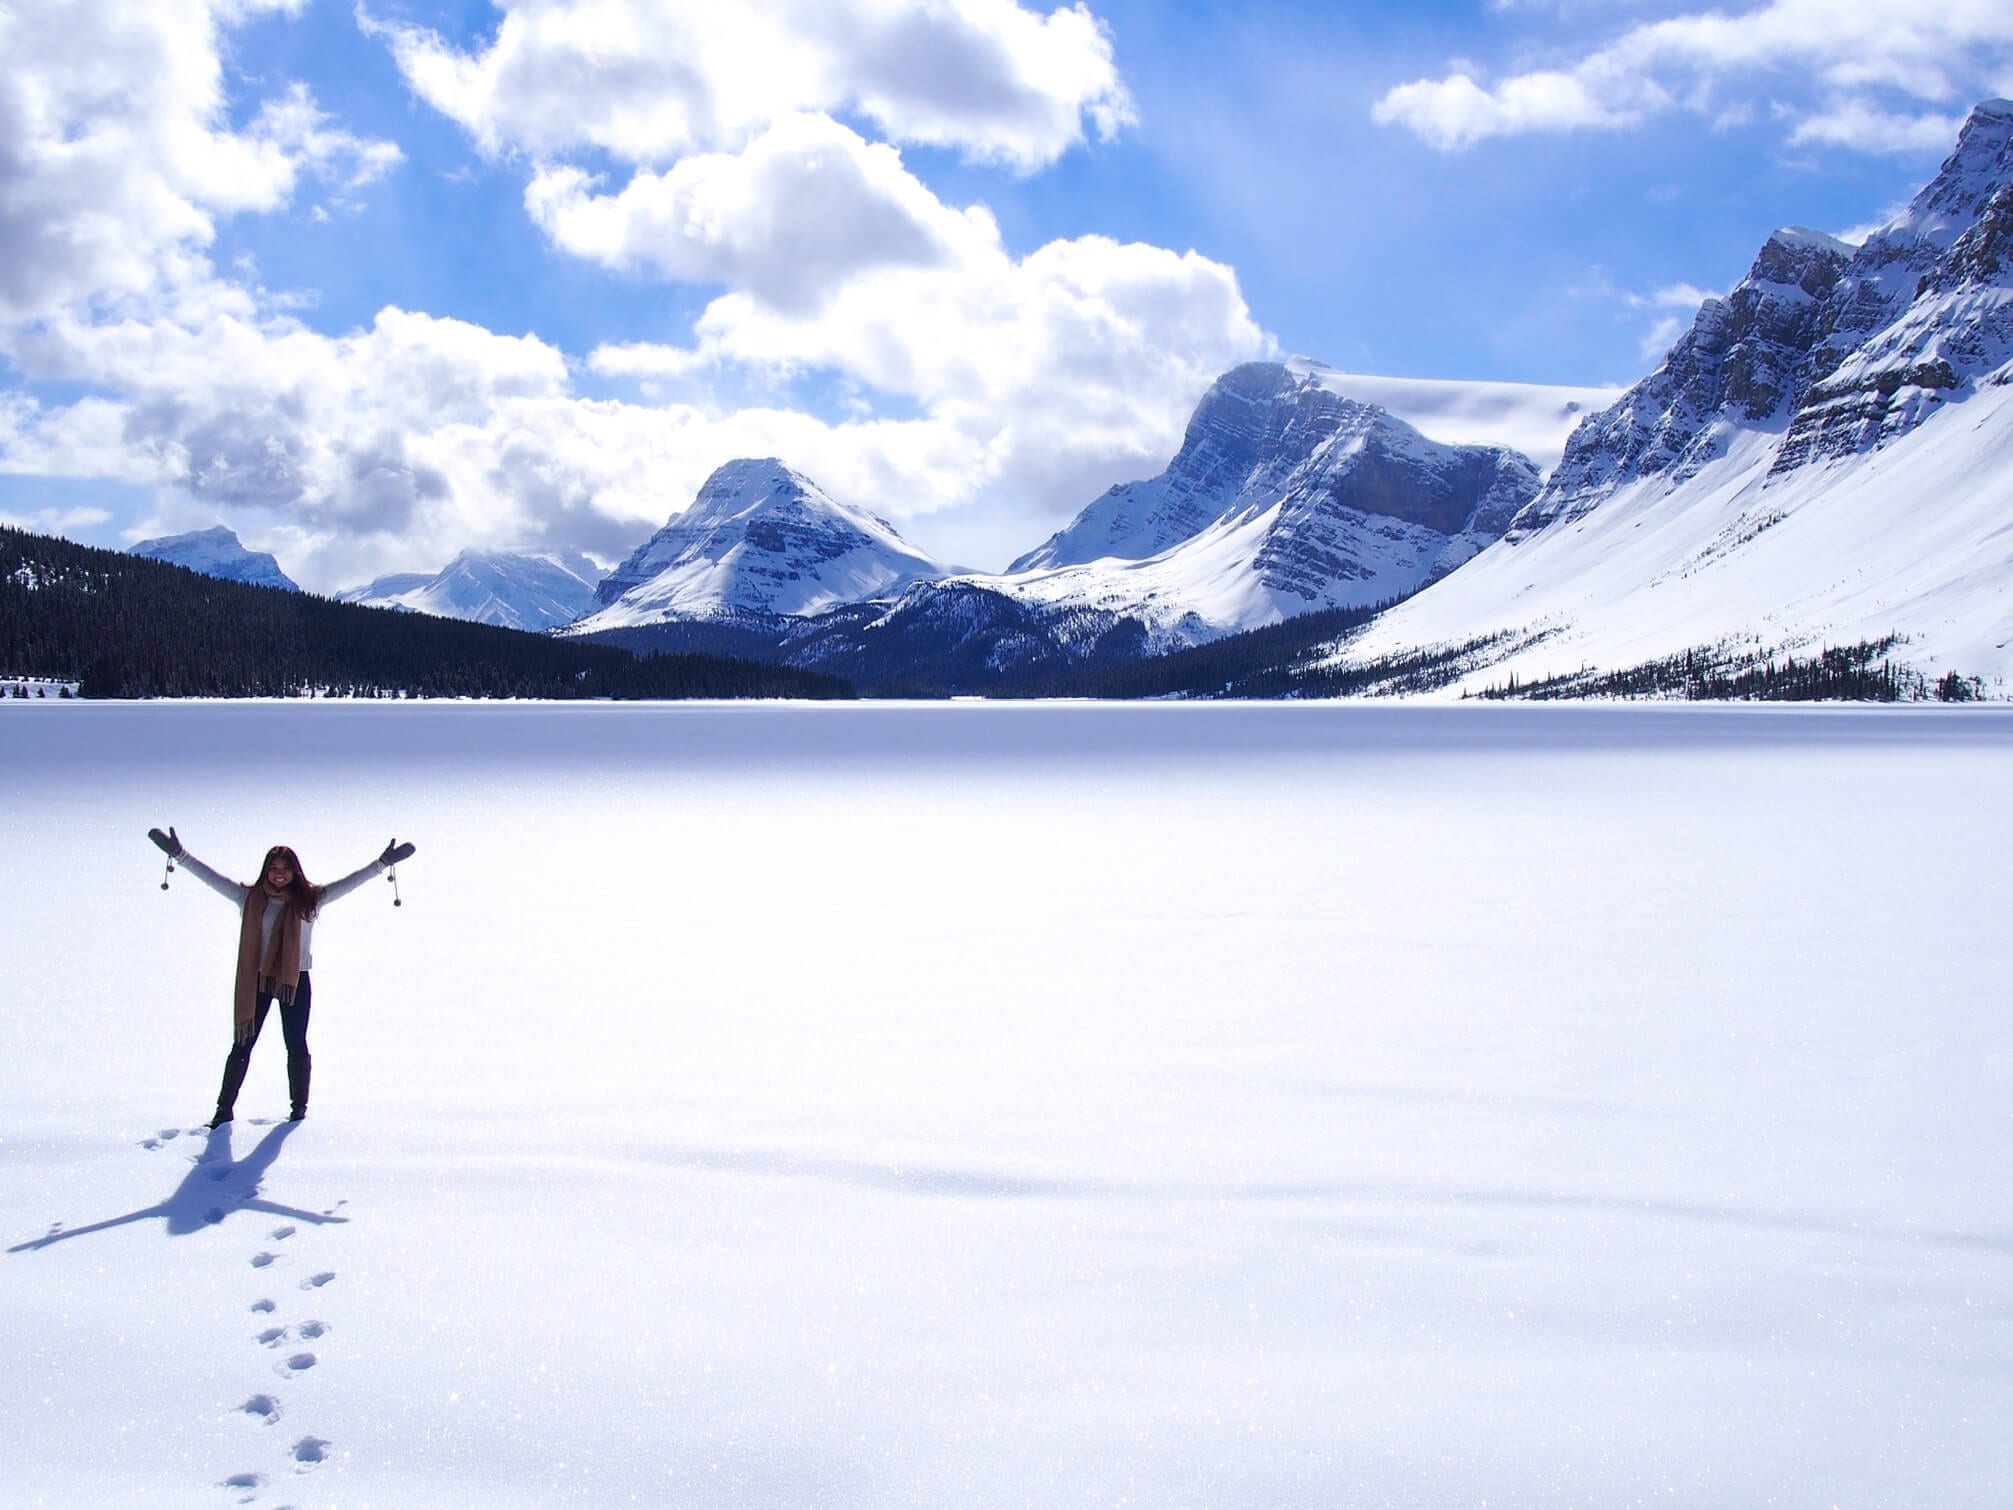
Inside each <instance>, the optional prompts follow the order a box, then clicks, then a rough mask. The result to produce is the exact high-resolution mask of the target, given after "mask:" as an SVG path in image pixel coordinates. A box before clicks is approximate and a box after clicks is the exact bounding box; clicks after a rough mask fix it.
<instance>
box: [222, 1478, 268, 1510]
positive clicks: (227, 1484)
mask: <svg viewBox="0 0 2013 1510" xmlns="http://www.w3.org/2000/svg"><path fill="white" fill-rule="evenodd" d="M265 1481H266V1476H265V1475H264V1474H263V1473H234V1474H232V1475H231V1476H230V1477H229V1478H227V1479H225V1480H224V1481H223V1482H222V1483H221V1484H219V1485H217V1487H218V1488H219V1489H250V1490H254V1491H256V1490H257V1489H258V1487H259V1485H261V1484H263V1483H264V1482H265ZM254 1498H256V1494H247V1495H246V1496H245V1497H244V1498H243V1499H241V1500H239V1501H238V1503H239V1504H241V1505H249V1504H250V1503H251V1502H252V1500H253V1499H254Z"/></svg>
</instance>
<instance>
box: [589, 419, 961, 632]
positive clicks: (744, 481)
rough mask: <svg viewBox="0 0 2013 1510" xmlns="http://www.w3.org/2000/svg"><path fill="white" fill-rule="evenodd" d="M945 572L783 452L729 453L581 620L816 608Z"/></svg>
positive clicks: (598, 622) (603, 625)
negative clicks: (734, 456) (736, 456)
mask: <svg viewBox="0 0 2013 1510" xmlns="http://www.w3.org/2000/svg"><path fill="white" fill-rule="evenodd" d="M945 574H946V568H945V567H943V566H942V565H940V564H939V563H938V562H936V561H933V560H931V559H930V557H928V556H927V555H925V554H923V553H922V552H921V551H919V550H917V549H915V548H914V547H913V546H911V545H910V544H909V543H908V542H907V541H905V540H904V539H902V537H901V536H900V535H899V534H897V533H896V531H895V528H894V526H893V525H891V524H889V523H888V522H887V521H886V520H884V519H879V518H876V517H875V516H873V515H872V514H869V513H866V512H865V511H864V510H861V509H855V508H850V507H848V506H846V505H844V504H841V503H838V502H836V501H835V500H833V499H832V498H831V497H829V496H828V495H827V494H826V493H825V492H824V491H823V490H822V489H821V488H819V487H818V485H817V484H816V483H814V482H812V481H811V480H810V479H809V478H807V477H804V476H803V475H801V474H800V473H797V472H793V471H792V470H790V468H788V467H786V466H784V465H783V464H782V463H781V462H780V461H777V460H775V459H774V458H767V459H763V460H741V461H730V462H728V463H727V464H726V465H725V466H723V467H721V468H720V469H719V470H718V471H716V472H715V473H714V474H713V475H712V476H711V477H709V478H707V479H706V483H705V485H704V486H703V487H702V488H700V490H699V494H698V496H697V497H696V498H694V499H693V500H692V504H691V506H690V507H689V508H687V509H685V510H684V511H683V512H682V513H678V514H674V515H672V516H671V519H670V521H669V522H668V523H667V524H666V525H665V526H664V527H663V528H662V529H660V530H659V531H658V532H657V533H656V534H655V535H653V536H651V537H650V539H649V540H647V541H646V542H644V544H643V545H642V546H641V547H640V548H639V549H638V550H637V551H636V553H635V554H634V555H632V556H631V557H630V558H629V559H628V560H627V561H625V562H623V563H622V564H621V565H620V566H618V567H617V568H616V569H615V570H614V571H612V572H610V573H609V574H608V576H607V577H605V578H603V579H602V582H601V584H600V586H599V588H598V589H597V590H596V597H597V599H598V601H599V602H600V603H602V604H603V605H605V606H604V607H603V608H602V610H601V611H600V612H598V613H596V614H594V615H592V617H591V619H590V620H588V621H587V622H586V623H584V624H583V625H582V626H580V627H582V628H583V629H588V630H601V629H613V628H619V627H623V626H625V625H631V624H644V623H651V622H659V621H663V620H668V619H675V618H680V617H688V618H703V617H718V616H721V615H732V614H736V613H754V614H808V613H816V612H818V611H820V610H822V609H826V608H830V607H832V606H834V605H836V604H841V603H851V602H857V601H859V600H861V599H866V598H874V597H885V596H889V595H892V594H894V593H898V592H900V591H901V590H902V588H904V587H906V586H907V585H908V584H909V583H911V582H915V581H919V580H923V579H926V578H935V577H941V576H944V575H945Z"/></svg>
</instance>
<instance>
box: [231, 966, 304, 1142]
mask: <svg viewBox="0 0 2013 1510" xmlns="http://www.w3.org/2000/svg"><path fill="white" fill-rule="evenodd" d="M314 994H315V992H314V984H313V982H311V981H310V980H309V979H308V973H307V971H305V970H303V971H301V978H300V983H299V984H298V985H296V986H295V987H294V999H293V1000H292V1001H283V1002H281V1003H280V1033H281V1034H282V1036H284V1037H285V1039H286V1041H287V1090H288V1092H289V1093H290V1094H291V1095H292V1097H293V1103H294V1105H293V1112H294V1115H295V1116H296V1117H298V1116H300V1115H302V1114H303V1113H304V1112H306V1111H307V1109H308V1077H309V1073H310V1071H311V1070H312V1069H313V1067H314V1061H313V1060H312V1059H310V1058H309V1057H308V1007H309V1006H310V1005H311V1004H312V1003H313V1001H314ZM272 1004H273V998H272V993H271V992H266V991H262V992H260V993H259V999H258V1004H257V1005H256V1006H254V1007H253V1008H252V1032H251V1036H250V1037H249V1038H247V1039H246V1040H245V1041H244V1042H243V1043H234V1044H232V1045H231V1052H230V1057H229V1058H227V1059H225V1060H224V1084H223V1089H221V1090H219V1091H218V1092H217V1119H218V1120H219V1121H227V1120H229V1118H230V1117H231V1114H232V1113H233V1112H234V1111H235V1110H236V1108H237V1104H238V1089H239V1087H241V1086H242V1085H243V1084H244V1083H245V1071H246V1070H247V1069H249V1068H251V1063H252V1045H253V1044H255V1043H257V1042H258V1041H259V1030H260V1029H261V1028H263V1027H264V1026H265V1025H266V1011H267V1009H268V1008H270V1007H271V1006H272Z"/></svg>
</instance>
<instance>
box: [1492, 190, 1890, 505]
mask: <svg viewBox="0 0 2013 1510" xmlns="http://www.w3.org/2000/svg"><path fill="white" fill-rule="evenodd" d="M1851 257H1852V248H1851V247H1850V246H1849V245H1847V244H1846V243H1845V242H1842V241H1837V240H1834V239H1833V238H1832V237H1830V236H1826V235H1824V234H1822V233H1821V232H1817V231H1803V230H1794V229H1792V230H1783V231H1777V232H1776V233H1775V234H1774V235H1773V236H1771V237H1769V239H1768V241H1767V243H1766V244H1765V245H1764V246H1763V247H1762V249H1761V254H1760V255H1759V256H1757V257H1756V258H1755V260H1754V266H1753V267H1752V268H1750V269H1749V270H1748V274H1747V276H1746V277H1745V278H1743V279H1742V280H1741V281H1740V283H1739V284H1738V285H1736V287H1735V288H1734V290H1733V291H1732V292H1731V293H1730V294H1728V295H1727V296H1726V297H1725V298H1724V299H1708V300H1706V302H1705V303H1704V305H1702V306H1701V307H1700V309H1699V312H1698V315H1697V317H1696V318H1695V319H1694V320H1693V321H1692V327H1691V329H1690V330H1688V331H1686V332H1685V334H1684V335H1683V336H1681V337H1680V338H1679V339H1678V342H1677V344H1676V345H1675V346H1673V347H1671V349H1670V353H1669V355H1668V356H1666V357H1665V358H1664V362H1663V365H1662V366H1661V367H1659V368H1658V369H1657V370H1656V371H1655V372H1653V373H1651V374H1650V375H1649V376H1648V377H1646V378H1644V379H1643V380H1642V381H1641V382H1640V383H1638V384H1636V385H1635V387H1633V388H1631V389H1630V390H1629V391H1628V392H1627V393H1625V394H1623V395H1622V397H1621V399H1620V400H1619V401H1618V402H1617V403H1616V404H1615V405H1614V406H1613V407H1612V408H1609V409H1605V410H1603V411H1602V412H1601V413H1599V414H1595V415H1590V416H1589V417H1588V418H1587V419H1585V420H1584V421H1582V422H1581V424H1580V427H1579V428H1578V429H1577V430H1575V431H1574V432H1573V437H1572V439H1571V440H1569V441H1567V442H1566V454H1565V456H1564V457H1563V458H1561V459H1560V462H1559V465H1558V469H1557V470H1556V471H1555V472H1553V474H1552V477H1551V480H1550V481H1549V482H1548V483H1547V484H1546V485H1545V490H1544V492H1543V493H1542V494H1540V495H1539V497H1538V498H1537V500H1536V501H1535V502H1533V503H1532V504H1531V506H1530V507H1529V508H1527V509H1526V510H1524V512H1523V514H1522V515H1521V516H1520V517H1519V518H1518V519H1517V520H1516V522H1515V524H1514V526H1513V527H1512V529H1511V538H1512V539H1521V538H1523V537H1525V536H1528V535H1530V534H1532V533H1535V532H1536V531H1537V530H1540V529H1543V528H1545V527H1546V526H1547V525H1550V524H1555V523H1557V522H1559V521H1560V520H1566V519H1573V518H1576V517H1578V516H1579V515H1581V514H1583V513H1585V512H1586V511H1587V510H1588V509H1590V508H1592V507H1594V506H1595V505H1596V504H1598V503H1599V502H1600V501H1601V499H1603V498H1605V497H1606V496H1607V495H1608V493H1609V492H1611V491H1612V490H1613V489H1614V488H1616V487H1619V486H1621V485H1622V484H1624V483H1627V482H1633V481H1635V480H1637V479H1639V478H1643V477H1649V476H1654V475H1656V474H1658V473H1666V474H1668V475H1669V476H1670V478H1671V480H1672V481H1673V482H1679V481H1682V480H1683V479H1684V478H1686V477H1688V476H1690V475H1692V474H1693V473H1695V472H1696V471H1697V470H1698V469H1699V467H1701V466H1702V465H1704V464H1705V463H1706V462H1708V461H1711V460H1712V459H1713V458H1714V457H1716V456H1718V455H1719V454H1720V453H1721V451H1722V450H1723V448H1724V445H1725V438H1726V427H1727V426H1728V425H1729V424H1739V425H1745V426H1767V425H1777V426H1781V425H1784V424H1786V423H1787V419H1788V415H1789V414H1790V413H1791V412H1792V410H1793V407H1794V405H1795V403H1796V402H1797V401H1799V400H1800V399H1801V397H1802V391H1803V385H1804V378H1803V372H1804V369H1805V366H1806V364H1807V362H1808V358H1809V353H1810V348H1811V344H1812V342H1813V341H1814V340H1815V339H1816V338H1817V334H1818V332H1819V330H1820V329H1821V328H1822V325H1823V321H1824V318H1825V314H1826V310H1827V305H1826V302H1825V301H1826V299H1827V298H1828V296H1829V295H1830V293H1831V291H1832V289H1833V288H1835V287H1836V286H1837V283H1838V280H1839V276H1840V274H1841V273H1842V272H1843V271H1844V269H1845V266H1846V264H1847V262H1848V261H1849V260H1850V259H1851Z"/></svg>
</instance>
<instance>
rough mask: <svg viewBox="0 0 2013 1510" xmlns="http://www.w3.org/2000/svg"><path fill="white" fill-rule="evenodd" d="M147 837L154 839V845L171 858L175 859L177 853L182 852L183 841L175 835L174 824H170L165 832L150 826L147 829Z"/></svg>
mask: <svg viewBox="0 0 2013 1510" xmlns="http://www.w3.org/2000/svg"><path fill="white" fill-rule="evenodd" d="M147 837H148V838H149V839H152V840H153V841H154V847H155V848H156V849H158V850H160V851H161V853H162V854H164V855H166V856H167V857H168V858H169V859H170V860H172V859H174V858H175V857H176V856H177V855H179V854H181V852H182V841H181V840H180V839H178V838H176V837H175V830H174V827H173V825H170V826H169V828H168V831H167V832H166V833H165V834H164V833H162V832H161V831H160V830H159V829H158V828H150V829H148V830H147Z"/></svg>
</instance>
